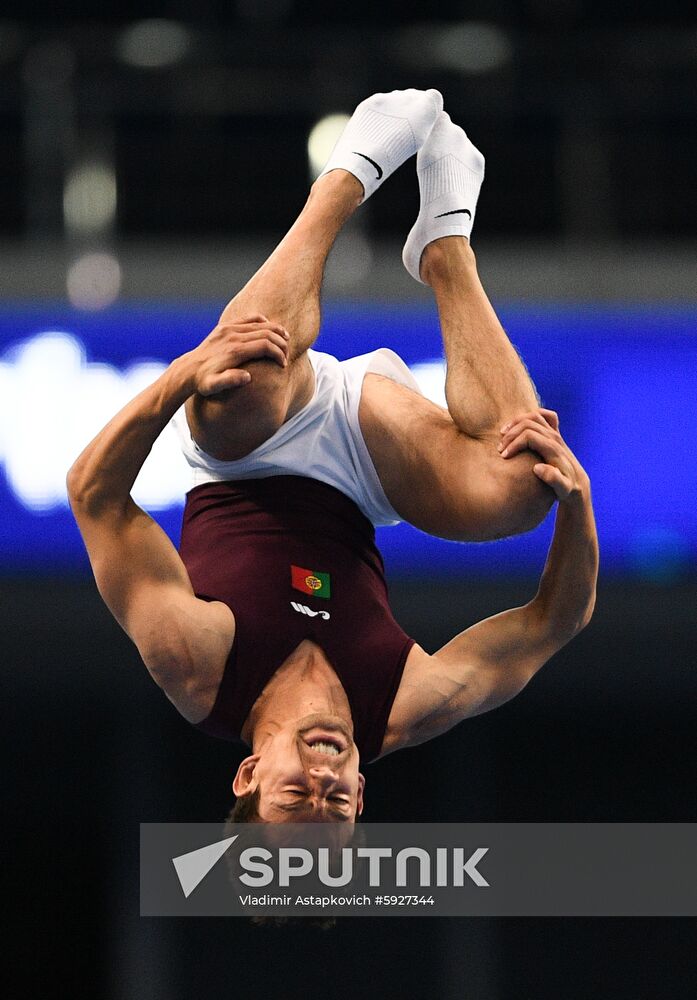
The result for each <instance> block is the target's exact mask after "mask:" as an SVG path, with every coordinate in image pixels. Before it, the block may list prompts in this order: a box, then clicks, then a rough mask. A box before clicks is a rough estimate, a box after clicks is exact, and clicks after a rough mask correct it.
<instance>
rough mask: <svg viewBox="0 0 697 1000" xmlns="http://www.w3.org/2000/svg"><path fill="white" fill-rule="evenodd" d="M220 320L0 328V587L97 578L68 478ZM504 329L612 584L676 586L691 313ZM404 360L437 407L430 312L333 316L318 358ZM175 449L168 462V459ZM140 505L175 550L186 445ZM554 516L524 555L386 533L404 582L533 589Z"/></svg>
mask: <svg viewBox="0 0 697 1000" xmlns="http://www.w3.org/2000/svg"><path fill="white" fill-rule="evenodd" d="M218 312H219V309H218V307H217V306H216V305H214V304H201V305H197V306H189V307H182V306H172V305H165V304H162V305H156V304H148V305H142V306H138V305H123V306H118V307H112V308H111V309H107V310H105V311H103V312H100V313H86V312H82V311H73V310H69V309H66V308H65V307H64V306H56V307H48V306H46V305H45V304H44V305H41V306H37V307H28V306H21V307H20V306H18V307H16V308H9V307H5V308H4V309H3V310H2V312H0V358H1V360H0V374H1V377H2V382H3V388H4V393H3V398H4V402H3V404H2V406H3V407H4V409H5V411H6V416H7V420H6V421H4V422H3V426H4V427H5V431H4V432H3V436H2V437H0V449H1V451H0V462H1V463H2V470H3V475H2V480H1V483H0V571H6V570H15V571H16V570H26V569H37V568H41V569H42V570H43V571H44V572H47V571H48V572H51V571H65V570H68V571H79V572H88V569H89V567H88V563H87V560H86V556H85V553H84V549H83V545H82V542H81V539H80V537H79V534H78V532H77V529H76V527H75V524H74V522H73V519H72V516H71V515H70V512H69V510H68V508H67V501H66V498H65V492H64V489H63V480H64V476H65V470H66V469H67V468H68V466H69V464H70V463H71V461H72V460H73V459H74V458H75V457H76V455H77V453H78V451H79V450H80V449H81V447H82V446H83V445H84V444H85V443H86V442H87V440H89V438H90V437H91V436H92V435H93V434H94V433H96V432H97V431H98V430H99V428H100V426H101V425H102V423H103V422H105V421H106V420H107V419H109V417H110V416H111V415H112V414H113V413H114V412H116V410H117V409H118V408H120V406H122V405H124V403H125V402H126V401H127V400H128V399H129V398H130V397H131V396H133V395H135V393H136V392H137V391H138V389H139V388H140V387H141V385H143V384H146V383H147V382H149V381H151V380H152V378H154V377H155V376H156V375H157V373H158V371H159V370H160V368H161V367H162V366H163V365H164V364H166V363H167V362H168V361H170V360H171V359H172V358H174V357H176V356H177V355H178V354H181V353H182V352H184V351H185V350H188V349H190V348H191V347H192V346H193V345H194V344H195V343H196V342H197V341H198V340H199V339H201V338H202V337H203V336H205V334H206V333H207V331H208V330H209V329H210V328H211V327H212V326H213V325H214V324H215V322H216V318H217V315H218ZM500 313H501V318H502V321H503V323H504V326H505V327H506V329H507V331H508V333H509V335H510V337H511V339H512V341H513V343H514V344H515V345H516V347H517V348H518V350H519V351H520V352H521V354H522V356H523V358H524V360H525V362H526V364H527V365H528V368H529V370H530V372H531V374H532V376H533V379H534V381H535V383H536V385H537V388H538V390H539V393H540V396H541V398H542V401H543V403H544V405H546V406H548V407H551V408H554V409H556V410H557V411H558V412H559V415H560V418H561V426H562V431H563V433H564V435H565V437H566V439H567V441H568V442H569V444H570V445H571V447H572V449H574V450H575V452H576V453H577V455H578V456H579V458H580V459H581V461H582V463H583V464H584V465H585V467H586V469H587V470H588V472H589V474H590V476H591V478H592V482H593V491H594V500H595V506H596V511H597V518H598V525H599V532H600V540H601V548H602V555H603V572H604V573H605V574H610V575H625V576H629V577H636V576H638V577H640V578H647V579H653V580H657V581H662V582H673V581H675V580H676V579H680V578H682V577H685V576H686V575H687V574H688V573H689V572H690V569H691V568H694V566H695V563H696V556H697V469H696V466H695V462H694V460H693V459H692V457H691V454H692V447H691V429H692V427H693V426H694V418H695V400H696V399H697V338H695V336H694V331H695V329H697V310H695V309H694V308H691V307H670V306H659V307H656V306H654V307H646V306H630V307H626V306H623V307H620V306H618V305H615V306H592V305H588V304H584V305H583V306H576V307H575V306H572V305H568V304H567V305H558V306H555V305H550V304H545V305H539V306H535V305H534V304H531V303H526V304H509V305H503V306H502V307H501V308H500ZM377 346H387V347H391V348H392V349H393V350H395V351H397V352H398V353H399V354H400V355H401V356H402V357H403V358H404V360H405V361H406V362H407V363H408V364H409V365H410V366H411V367H412V369H413V370H414V372H415V374H416V375H417V378H419V380H420V382H421V384H422V387H423V389H424V391H425V392H426V393H427V394H430V395H431V396H432V397H433V398H435V399H436V400H437V399H438V394H439V393H442V384H443V372H442V362H441V357H442V347H441V340H440V333H439V328H438V321H437V317H436V315H435V310H434V309H433V308H432V307H429V306H427V305H420V304H409V305H408V306H399V305H397V304H387V303H385V304H380V303H376V302H370V303H360V302H352V303H343V304H342V303H334V304H328V305H326V306H325V311H324V322H323V328H322V333H321V335H320V339H319V340H318V342H317V345H316V347H317V349H319V350H324V351H327V352H329V353H332V354H335V355H336V356H338V357H339V358H347V357H351V356H353V355H356V354H362V353H364V352H367V351H370V350H372V349H374V348H375V347H377ZM165 445H166V447H165ZM149 463H150V468H149V470H146V473H145V474H144V476H143V480H146V481H147V482H145V483H144V484H143V488H142V489H141V490H140V492H139V491H138V490H137V491H136V495H137V498H138V499H140V500H141V502H142V503H143V505H144V506H146V507H149V508H150V509H151V510H152V512H153V514H154V516H156V517H157V518H158V520H159V521H160V523H161V524H162V525H163V527H164V528H165V529H166V530H167V532H168V533H169V534H170V536H171V537H172V538H173V540H174V541H175V542H176V541H177V540H178V535H179V527H180V521H181V510H182V504H183V496H184V492H185V490H186V488H188V485H189V480H188V475H187V472H188V470H187V468H186V466H185V464H184V462H183V460H182V459H181V457H180V456H179V455H178V453H177V449H176V444H175V442H174V439H173V437H172V438H171V439H169V437H168V434H167V435H165V440H164V441H163V442H161V443H160V445H159V447H158V449H157V450H156V451H155V452H154V454H153V457H152V458H151V459H150V460H149ZM552 524H553V516H550V517H548V519H547V521H546V523H545V524H544V525H543V526H541V527H540V528H538V529H537V530H536V531H534V532H532V533H530V534H528V535H524V536H521V537H518V538H514V539H506V540H504V541H501V542H496V543H488V544H480V545H459V544H456V543H452V542H445V541H442V540H439V539H435V538H431V537H429V536H427V535H424V534H423V533H421V532H419V531H416V530H415V529H414V528H412V527H410V526H409V525H404V524H402V525H399V526H397V527H394V528H381V529H378V541H379V544H380V547H381V549H382V551H383V553H384V556H385V560H386V564H387V567H388V570H389V571H390V573H391V574H392V575H393V576H395V577H399V576H409V575H411V574H421V575H426V576H429V575H431V576H438V575H441V574H444V573H445V574H448V575H460V576H465V577H466V576H467V575H471V574H475V575H476V577H477V578H481V577H486V578H500V577H502V576H509V575H511V574H514V575H517V576H525V575H529V574H536V573H537V572H538V571H539V570H540V568H541V565H542V563H543V560H544V555H545V552H546V547H547V544H548V541H549V537H550V533H551V528H552Z"/></svg>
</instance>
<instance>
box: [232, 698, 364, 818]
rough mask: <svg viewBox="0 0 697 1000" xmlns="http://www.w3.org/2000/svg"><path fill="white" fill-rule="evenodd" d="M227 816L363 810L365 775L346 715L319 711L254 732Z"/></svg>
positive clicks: (334, 814) (348, 814) (332, 814)
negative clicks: (250, 747)
mask: <svg viewBox="0 0 697 1000" xmlns="http://www.w3.org/2000/svg"><path fill="white" fill-rule="evenodd" d="M252 746H253V750H254V752H253V754H252V755H251V756H250V757H247V758H245V760H243V761H242V763H241V764H240V766H239V768H238V770H237V774H236V775H235V780H234V781H233V783H232V790H233V792H234V793H235V795H236V797H237V801H236V802H235V806H234V808H233V810H232V812H231V814H230V816H229V821H230V822H237V823H346V824H350V825H351V826H353V824H354V823H355V822H356V820H357V819H358V817H359V816H360V814H361V813H362V811H363V787H364V785H365V778H364V777H363V775H362V774H361V773H360V772H359V770H358V766H359V754H358V748H357V746H356V744H355V742H354V739H353V730H352V727H351V725H350V724H349V723H347V722H346V720H345V719H343V718H341V717H339V716H335V715H330V714H327V713H322V714H320V715H307V716H304V717H303V718H301V719H296V720H289V721H288V722H285V723H283V724H280V725H278V724H275V725H273V726H269V727H266V728H265V729H264V731H263V733H255V734H254V739H253V741H252Z"/></svg>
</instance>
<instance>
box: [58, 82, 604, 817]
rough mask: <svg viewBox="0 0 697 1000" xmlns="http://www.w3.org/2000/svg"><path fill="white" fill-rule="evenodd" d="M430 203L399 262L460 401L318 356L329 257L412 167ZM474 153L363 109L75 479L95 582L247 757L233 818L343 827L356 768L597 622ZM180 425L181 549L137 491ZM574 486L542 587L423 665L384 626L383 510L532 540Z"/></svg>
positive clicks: (571, 460) (406, 94)
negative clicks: (350, 224)
mask: <svg viewBox="0 0 697 1000" xmlns="http://www.w3.org/2000/svg"><path fill="white" fill-rule="evenodd" d="M414 153H418V156H417V160H416V167H417V174H418V180H419V188H420V196H421V206H420V211H419V215H418V218H417V221H416V224H415V225H414V227H413V228H412V230H411V232H410V234H409V236H408V239H407V241H406V245H405V248H404V254H403V258H404V263H405V266H406V267H407V270H408V271H409V272H410V273H411V275H412V276H413V277H414V278H415V279H416V280H418V281H422V282H424V283H426V284H428V285H430V286H431V288H432V289H433V291H434V293H435V298H436V303H437V306H438V311H439V316H440V324H441V330H442V335H443V342H444V346H445V353H446V360H447V376H446V398H447V410H445V409H443V408H441V407H439V406H436V405H435V404H434V403H432V402H430V401H429V400H427V399H426V398H425V397H424V396H423V395H422V394H421V393H420V392H419V389H418V386H417V384H416V382H415V381H414V379H413V377H412V376H411V374H410V372H409V370H408V368H407V367H406V365H405V364H404V363H403V362H402V361H401V359H399V358H398V357H397V355H396V354H394V353H393V352H392V351H389V350H386V349H381V350H377V351H374V352H372V353H370V354H367V355H363V356H362V357H358V358H352V359H350V360H349V361H345V362H339V361H337V360H336V359H335V358H333V357H331V356H329V355H327V354H323V353H321V352H317V351H314V350H312V349H311V348H312V344H313V343H314V341H315V338H316V337H317V334H318V332H319V326H320V309H319V295H320V287H321V282H322V275H323V269H324V264H325V260H326V257H327V255H328V253H329V250H330V249H331V246H332V244H333V242H334V239H335V237H336V236H337V234H338V232H339V231H340V229H341V227H342V226H343V224H344V223H345V222H346V221H347V219H348V218H349V217H350V216H351V214H352V213H353V212H354V211H355V210H356V209H357V208H358V206H359V205H360V204H361V203H362V202H363V201H365V200H366V198H368V197H370V195H372V194H373V193H374V191H375V190H376V189H377V188H378V187H379V185H380V184H381V183H382V182H383V181H384V180H386V178H387V177H388V176H389V175H390V174H391V173H392V172H393V171H394V170H395V169H396V168H397V167H398V166H400V165H401V163H403V162H404V161H405V160H406V159H408V158H409V157H410V156H412V155H413V154H414ZM483 175H484V160H483V157H482V156H481V154H480V153H479V151H478V150H477V149H475V147H474V146H473V145H472V143H471V142H470V141H469V139H468V138H467V136H466V135H465V133H464V132H463V131H462V129H460V128H458V127H457V126H456V125H454V124H453V123H452V122H451V120H450V118H449V116H448V115H447V114H445V113H444V112H443V110H442V98H441V95H440V94H439V93H438V92H437V91H434V90H430V91H426V92H423V91H416V90H407V91H393V92H392V93H389V94H376V95H374V96H373V97H371V98H368V99H367V100H366V101H363V102H362V104H360V105H359V106H358V108H357V109H356V111H355V113H354V115H353V117H352V118H351V120H350V122H349V123H348V125H347V127H346V129H345V131H344V133H343V134H342V136H341V138H340V139H339V141H338V143H337V145H336V147H335V149H334V152H333V153H332V156H331V158H330V160H329V163H328V164H327V166H326V167H325V170H324V171H323V173H322V174H321V175H320V177H319V178H318V180H317V181H316V182H315V183H314V184H313V186H312V189H311V192H310V195H309V198H308V201H307V203H306V205H305V207H304V208H303V210H302V212H301V213H300V216H299V218H298V219H297V221H296V222H295V224H294V225H293V227H292V228H291V229H290V231H289V233H288V234H287V235H286V237H285V238H284V239H283V241H282V242H281V243H280V245H279V246H278V247H277V248H276V250H275V251H274V252H273V254H272V255H271V257H270V258H269V259H268V260H267V261H266V263H265V264H264V265H263V266H262V267H261V269H260V270H259V271H258V272H257V273H256V274H255V275H254V277H253V278H252V279H251V280H250V281H249V282H248V284H247V285H246V286H245V287H244V288H243V289H242V290H241V291H240V292H239V294H238V295H236V296H235V298H234V299H233V300H232V301H231V302H230V303H229V305H228V306H227V307H226V308H225V310H224V311H223V313H222V315H221V317H220V321H219V323H218V325H217V326H216V327H215V328H214V330H213V331H212V332H211V333H210V334H209V335H208V336H207V337H206V338H205V340H203V342H202V343H201V344H199V346H198V347H196V348H195V349H193V350H192V351H189V352H187V353H186V354H184V355H182V356H181V357H179V358H177V359H175V360H174V361H173V362H172V363H171V365H170V366H169V367H168V368H167V370H166V371H165V372H164V373H163V374H162V376H161V377H160V378H158V379H157V380H156V381H155V382H154V383H153V384H152V385H151V386H149V387H148V388H147V389H145V390H144V391H143V392H141V393H140V394H139V395H138V396H137V397H136V398H135V399H134V400H132V402H130V403H129V404H128V405H127V406H126V407H124V409H123V410H121V412H120V413H118V414H117V415H116V416H115V417H114V418H113V419H112V420H111V421H110V422H109V423H108V424H107V425H106V427H105V428H104V429H103V430H102V431H101V432H100V433H99V434H98V435H97V437H96V438H95V439H94V440H93V441H92V442H91V443H90V444H89V445H88V446H87V448H86V449H85V450H84V451H83V452H82V454H81V455H80V456H79V458H78V459H77V460H76V462H75V463H74V465H73V466H72V468H71V470H70V472H69V474H68V492H69V496H70V501H71V505H72V509H73V512H74V515H75V518H76V520H77V523H78V525H79V528H80V531H81V532H82V535H83V538H84V541H85V545H86V547H87V551H88V554H89V557H90V561H91V564H92V569H93V571H94V575H95V579H96V582H97V586H98V588H99V591H100V593H101V595H102V597H103V598H104V600H105V602H106V604H107V605H108V607H109V608H110V610H111V612H112V613H113V614H114V616H115V617H116V619H117V620H118V621H119V623H120V624H121V625H122V627H123V628H124V630H125V631H126V632H127V634H128V635H129V636H130V637H131V639H132V640H133V642H134V643H135V644H136V646H137V648H138V650H139V652H140V655H141V657H142V659H143V661H144V662H145V664H146V666H147V668H148V670H149V671H150V673H151V675H152V677H153V678H154V680H155V681H156V683H157V684H158V685H159V686H160V687H161V688H162V689H163V690H164V692H165V694H166V695H167V697H168V698H169V699H170V700H171V701H172V702H173V704H174V705H175V706H176V708H177V709H178V710H179V712H180V713H181V714H182V715H183V716H184V718H186V719H187V720H188V721H189V722H191V723H192V724H194V725H195V726H198V727H199V728H200V729H201V730H203V731H204V732H207V733H210V734H212V735H216V736H220V737H224V738H228V739H238V740H241V741H242V742H244V743H246V744H247V745H248V746H249V747H251V754H250V755H249V756H248V757H246V759H245V760H244V761H243V762H242V763H241V764H240V766H239V769H238V771H237V774H236V776H235V779H234V782H233V791H234V793H235V795H236V796H237V803H236V807H235V810H234V814H233V815H234V817H235V819H237V820H246V821H259V822H289V821H303V822H307V821H315V820H317V821H339V822H346V823H353V822H354V821H355V819H356V818H357V816H358V815H359V814H360V813H361V811H362V809H363V788H364V784H365V781H364V777H363V775H362V774H361V773H360V771H359V760H363V761H370V760H373V759H376V758H378V757H381V756H383V755H385V754H387V753H391V752H393V751H394V750H398V749H400V748H402V747H407V746H413V745H415V744H418V743H422V742H424V741H426V740H429V739H432V738H433V737H435V736H437V735H439V734H440V733H443V732H445V731H446V730H448V729H450V728H451V727H452V726H454V725H456V724H457V723H458V722H460V721H461V720H463V719H466V718H469V717H470V716H472V715H476V714H478V713H481V712H485V711H488V710H489V709H492V708H495V707H496V706H497V705H500V704H502V703H503V702H505V701H507V700H508V699H510V698H512V697H514V696H515V695H516V694H517V693H518V692H519V691H520V690H521V689H522V688H523V687H524V686H525V684H526V683H527V682H528V681H529V680H530V678H531V677H532V676H533V674H534V673H535V672H536V671H537V670H538V669H539V668H540V667H541V666H542V665H543V664H544V663H545V662H546V661H547V660H548V659H549V658H550V657H551V656H552V655H553V654H554V653H555V652H556V651H557V650H558V649H560V648H561V647H562V646H563V645H564V644H565V643H566V642H568V641H569V640H570V639H571V638H572V637H573V636H574V635H575V634H576V633H577V632H578V631H579V630H580V629H581V628H583V626H584V625H585V624H586V623H587V622H588V620H589V618H590V616H591V614H592V610H593V605H594V601H595V582H596V576H597V562H598V556H597V541H596V534H595V527H594V520H593V511H592V506H591V498H590V487H589V481H588V477H587V475H586V474H585V472H584V471H583V469H582V468H581V466H580V464H579V463H578V461H577V460H576V458H575V457H574V456H573V455H572V453H571V452H570V450H569V449H568V447H567V446H566V444H565V443H564V441H563V440H562V438H561V436H560V434H559V427H558V421H557V418H556V414H554V413H553V412H552V411H549V410H544V409H541V408H540V407H539V406H538V400H537V397H536V393H535V390H534V387H533V385H532V383H531V381H530V378H529V377H528V374H527V372H526V370H525V367H524V365H523V364H522V362H521V360H520V359H519V357H518V355H517V353H516V351H515V350H514V348H513V346H512V345H511V343H510V342H509V340H508V338H507V336H506V334H505V332H504V330H503V329H502V327H501V325H500V324H499V322H498V320H497V318H496V315H495V313H494V311H493V309H492V307H491V305H490V304H489V301H488V299H487V298H486V295H485V293H484V290H483V288H482V286H481V283H480V281H479V278H478V275H477V270H476V263H475V258H474V254H473V253H472V250H471V248H470V244H469V237H470V234H471V230H472V222H473V219H474V213H475V208H476V203H477V198H478V195H479V188H480V185H481V182H482V179H483ZM173 418H174V422H175V426H176V427H177V429H178V432H179V434H180V438H181V442H182V447H183V450H184V453H185V455H186V457H187V459H188V461H189V463H190V465H191V466H192V468H193V482H194V485H193V488H192V489H191V490H190V491H189V492H188V493H187V498H186V507H185V511H184V520H183V529H182V537H181V543H180V549H179V553H177V550H176V549H175V548H174V546H173V545H172V543H171V542H170V540H169V538H168V537H167V536H166V535H165V533H164V532H163V531H162V529H161V528H160V527H159V526H158V525H157V524H156V522H155V521H154V520H152V519H151V518H150V517H149V516H148V515H147V514H146V513H145V512H144V511H143V510H141V509H140V508H139V507H138V506H137V505H136V504H135V503H134V501H133V500H132V498H131V496H130V491H131V488H132V486H133V483H134V481H135V478H136V476H137V474H138V472H139V470H140V468H141V466H142V464H143V462H144V461H145V459H146V458H147V455H148V453H149V451H150V449H151V448H152V445H153V443H154V442H155V440H156V439H157V437H158V436H159V434H160V433H161V432H162V430H163V429H164V428H165V427H166V426H167V424H168V423H169V422H170V421H171V420H172V419H173ZM555 497H556V499H557V500H558V501H559V508H558V511H557V515H556V526H555V533H554V540H553V543H552V546H551V549H550V553H549V556H548V559H547V564H546V567H545V570H544V573H543V575H542V579H541V582H540V585H539V589H538V591H537V594H536V596H535V597H534V598H533V600H531V601H530V602H529V603H528V604H526V605H525V606H524V607H520V608H515V609H513V610H510V611H506V612H504V613H503V614H499V615H496V616H495V617H493V618H490V619H487V620H486V621H483V622H480V623H479V624H477V625H474V626H473V627H471V628H469V629H467V630H466V631H464V632H463V633H462V634H460V635H458V636H456V637H455V638H454V639H453V640H452V641H451V642H449V643H448V644H447V645H446V646H444V647H443V648H442V649H440V650H438V652H436V653H434V654H433V655H429V654H428V653H426V652H425V651H424V650H423V649H422V648H421V647H420V646H419V645H418V644H416V643H415V642H414V640H413V639H411V638H410V637H409V636H407V635H406V634H405V633H404V632H403V631H402V629H401V628H400V627H399V625H398V624H397V623H396V622H395V620H394V618H393V617H392V614H391V612H390V608H389V604H388V600H387V588H386V584H385V578H384V570H383V565H382V560H381V557H380V555H379V552H378V551H377V549H376V548H375V541H374V527H373V526H374V525H376V524H394V523H396V522H398V521H400V520H406V521H409V522H411V523H412V524H414V525H415V526H416V527H418V528H420V529H421V530H423V531H425V532H428V533H430V534H433V535H438V536H441V537H443V538H448V539H454V540H459V541H471V540H484V539H493V538H501V537H503V536H506V535H511V534H515V533H518V532H522V531H526V530H528V529H530V528H532V527H534V526H535V525H537V524H538V523H539V522H540V521H541V519H542V518H543V517H544V516H545V514H546V512H547V511H548V509H549V507H550V505H551V503H552V502H553V501H554V499H555Z"/></svg>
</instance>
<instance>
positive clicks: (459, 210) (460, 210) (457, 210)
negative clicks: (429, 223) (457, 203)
mask: <svg viewBox="0 0 697 1000" xmlns="http://www.w3.org/2000/svg"><path fill="white" fill-rule="evenodd" d="M444 215H469V217H470V219H471V218H472V213H471V212H470V210H469V208H454V209H453V210H452V212H441V213H440V215H437V216H436V218H437V219H442V218H443V216H444Z"/></svg>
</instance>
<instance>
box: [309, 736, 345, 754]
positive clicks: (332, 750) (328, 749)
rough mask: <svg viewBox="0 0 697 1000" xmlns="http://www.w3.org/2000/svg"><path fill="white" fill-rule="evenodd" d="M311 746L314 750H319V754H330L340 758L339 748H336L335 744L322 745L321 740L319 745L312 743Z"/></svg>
mask: <svg viewBox="0 0 697 1000" xmlns="http://www.w3.org/2000/svg"><path fill="white" fill-rule="evenodd" d="M310 746H311V747H312V749H313V750H317V751H318V753H328V754H331V755H333V756H338V754H339V750H338V747H335V746H334V744H333V743H322V742H321V741H320V740H318V741H317V743H311V744H310Z"/></svg>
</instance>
